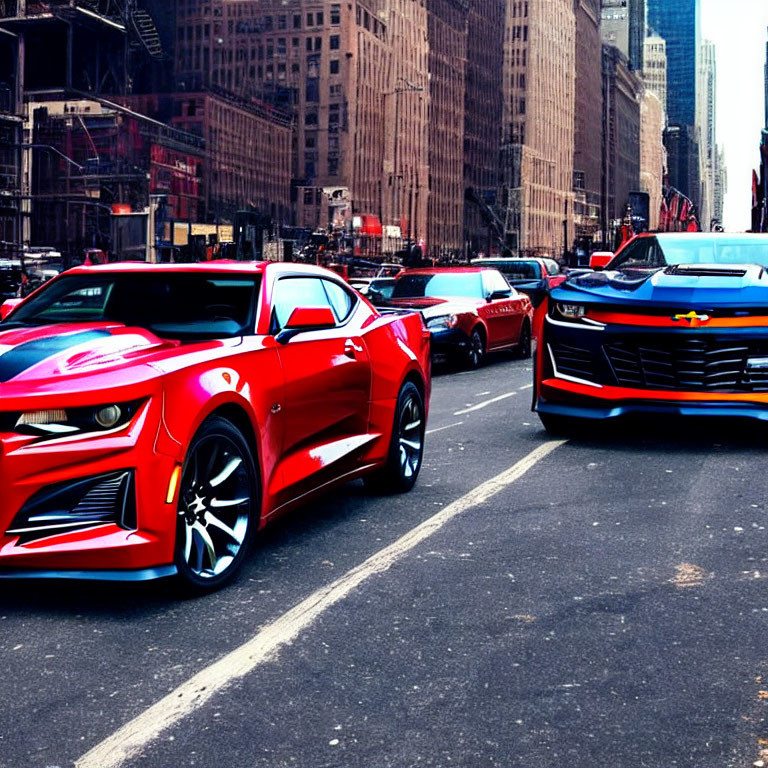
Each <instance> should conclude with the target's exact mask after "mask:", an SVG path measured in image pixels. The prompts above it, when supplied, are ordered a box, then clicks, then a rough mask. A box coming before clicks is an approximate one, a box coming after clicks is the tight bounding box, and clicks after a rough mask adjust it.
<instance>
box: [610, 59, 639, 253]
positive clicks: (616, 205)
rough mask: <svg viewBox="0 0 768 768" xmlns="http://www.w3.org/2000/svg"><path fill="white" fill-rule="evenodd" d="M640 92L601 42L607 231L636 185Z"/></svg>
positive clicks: (625, 65) (625, 66)
mask: <svg viewBox="0 0 768 768" xmlns="http://www.w3.org/2000/svg"><path fill="white" fill-rule="evenodd" d="M642 91H643V85H642V82H641V80H640V78H639V77H637V76H636V75H635V73H634V72H632V71H631V70H630V68H629V61H628V60H627V58H626V56H624V54H623V53H622V52H621V51H620V50H619V49H618V48H616V47H615V46H613V45H603V215H604V217H605V221H604V226H603V230H604V231H605V232H607V233H611V232H613V231H614V230H615V228H616V226H617V224H618V222H619V221H620V220H621V219H622V218H623V217H624V214H625V212H626V207H627V205H628V204H629V202H630V193H632V192H637V191H638V189H639V188H640V100H641V95H642ZM611 244H612V243H610V242H609V245H611Z"/></svg>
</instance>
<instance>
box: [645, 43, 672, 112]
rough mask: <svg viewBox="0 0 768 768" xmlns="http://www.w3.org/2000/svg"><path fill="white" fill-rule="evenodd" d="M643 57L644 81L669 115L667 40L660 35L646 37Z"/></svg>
mask: <svg viewBox="0 0 768 768" xmlns="http://www.w3.org/2000/svg"><path fill="white" fill-rule="evenodd" d="M644 47H645V55H644V57H643V81H644V82H645V87H646V88H647V89H648V90H650V91H651V92H653V93H654V94H656V96H657V97H658V99H659V101H660V102H661V106H662V108H663V109H664V120H665V124H666V119H667V117H666V115H667V42H666V40H664V38H663V37H659V36H658V35H649V36H648V37H646V38H645V43H644Z"/></svg>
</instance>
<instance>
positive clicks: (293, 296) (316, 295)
mask: <svg viewBox="0 0 768 768" xmlns="http://www.w3.org/2000/svg"><path fill="white" fill-rule="evenodd" d="M324 282H325V280H321V279H320V278H319V277H284V278H282V279H281V280H279V281H278V282H277V285H276V286H275V293H274V297H273V299H272V322H273V331H275V330H279V329H281V328H285V324H286V323H287V322H288V319H289V318H290V316H291V314H292V313H293V310H294V309H296V307H330V308H331V309H333V305H332V304H331V301H330V299H329V298H328V294H326V292H325V288H324V287H323V283H324Z"/></svg>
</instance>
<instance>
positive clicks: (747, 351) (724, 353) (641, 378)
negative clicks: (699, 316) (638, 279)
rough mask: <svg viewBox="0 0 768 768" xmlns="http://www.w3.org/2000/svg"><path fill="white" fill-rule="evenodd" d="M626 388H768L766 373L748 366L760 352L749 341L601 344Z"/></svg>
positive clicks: (675, 339)
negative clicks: (753, 356) (745, 342)
mask: <svg viewBox="0 0 768 768" xmlns="http://www.w3.org/2000/svg"><path fill="white" fill-rule="evenodd" d="M603 351H604V353H605V355H606V357H607V359H608V362H609V363H610V366H611V369H612V371H613V374H614V376H615V378H616V383H617V384H618V385H619V386H622V387H639V388H649V389H670V390H679V391H684V392H690V391H713V390H717V391H731V392H733V391H737V392H738V391H746V392H759V391H768V371H766V372H762V371H759V372H753V371H749V370H748V366H747V360H748V359H749V357H750V356H752V355H758V354H761V353H760V351H759V350H758V349H751V348H750V345H749V344H743V343H736V342H733V341H725V340H719V339H711V340H710V339H705V338H694V339H681V338H680V337H679V336H670V337H669V338H662V337H658V338H655V339H651V340H643V341H620V342H615V343H611V344H606V345H604V346H603Z"/></svg>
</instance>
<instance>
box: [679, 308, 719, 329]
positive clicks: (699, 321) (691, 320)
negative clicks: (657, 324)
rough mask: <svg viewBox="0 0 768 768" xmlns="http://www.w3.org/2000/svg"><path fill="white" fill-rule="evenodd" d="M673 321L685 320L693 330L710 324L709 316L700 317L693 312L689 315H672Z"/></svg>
mask: <svg viewBox="0 0 768 768" xmlns="http://www.w3.org/2000/svg"><path fill="white" fill-rule="evenodd" d="M672 319H673V320H684V321H685V322H687V323H688V325H689V326H690V327H691V328H695V327H696V326H699V325H704V324H705V323H708V322H709V320H710V318H709V315H699V314H697V313H696V312H694V311H693V310H691V311H690V312H689V313H688V314H687V315H672Z"/></svg>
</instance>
